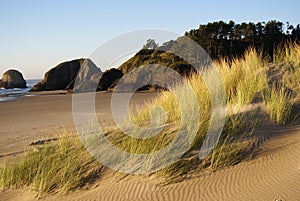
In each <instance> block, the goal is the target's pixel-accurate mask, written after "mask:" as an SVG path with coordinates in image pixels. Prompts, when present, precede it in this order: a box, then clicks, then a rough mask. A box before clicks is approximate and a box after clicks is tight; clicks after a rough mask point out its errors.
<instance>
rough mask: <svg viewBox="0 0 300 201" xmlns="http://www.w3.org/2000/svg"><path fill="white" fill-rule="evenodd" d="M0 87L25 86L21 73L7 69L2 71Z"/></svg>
mask: <svg viewBox="0 0 300 201" xmlns="http://www.w3.org/2000/svg"><path fill="white" fill-rule="evenodd" d="M0 87H3V88H5V89H12V88H27V86H26V81H25V80H24V78H23V75H22V73H20V72H19V71H17V70H8V71H6V72H5V73H3V76H2V79H1V80H0Z"/></svg>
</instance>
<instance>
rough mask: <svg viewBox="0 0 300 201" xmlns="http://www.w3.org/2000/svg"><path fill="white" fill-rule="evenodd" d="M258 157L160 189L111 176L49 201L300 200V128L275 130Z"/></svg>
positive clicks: (135, 179)
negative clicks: (90, 187)
mask: <svg viewBox="0 0 300 201" xmlns="http://www.w3.org/2000/svg"><path fill="white" fill-rule="evenodd" d="M270 133H271V134H272V137H271V138H270V140H268V141H267V142H265V143H264V144H263V145H262V147H261V150H260V151H259V153H258V155H257V156H256V158H255V159H253V160H250V161H246V162H243V163H240V164H238V165H235V166H233V167H229V168H226V169H224V170H220V171H216V172H210V171H207V172H204V173H201V174H200V175H198V176H194V178H190V179H187V180H185V181H183V182H180V183H177V184H173V185H168V186H164V187H158V186H156V185H155V183H154V182H151V181H150V182H149V181H142V180H138V179H137V178H136V177H133V178H127V179H124V180H121V181H117V180H110V179H109V178H106V179H103V180H101V181H100V182H99V183H97V187H95V188H93V189H90V190H88V191H82V192H75V193H73V194H70V195H67V196H58V197H57V196H55V197H49V198H47V199H46V200H56V199H58V198H59V199H64V200H85V201H92V200H101V201H102V200H103V201H104V200H107V201H108V200H128V201H129V200H139V201H144V200H172V201H173V200H174V201H176V200H178V201H179V200H228V201H229V200H230V201H232V200H261V201H265V200H299V199H300V188H299V186H300V158H299V156H300V126H298V127H276V128H274V129H273V130H272V131H270Z"/></svg>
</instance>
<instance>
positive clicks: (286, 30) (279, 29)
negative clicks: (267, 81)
mask: <svg viewBox="0 0 300 201" xmlns="http://www.w3.org/2000/svg"><path fill="white" fill-rule="evenodd" d="M185 36H187V37H189V38H191V39H193V40H194V41H196V42H197V43H198V44H199V45H201V46H202V48H204V49H205V50H206V51H207V53H208V54H209V55H210V56H211V57H212V58H213V59H215V58H220V57H229V58H232V57H236V56H241V55H243V54H244V52H245V50H246V49H248V48H249V47H250V46H251V47H254V48H256V49H258V50H261V51H263V53H264V55H265V56H269V58H272V57H273V54H274V49H275V48H277V47H278V45H281V44H284V43H287V42H297V43H299V40H300V25H299V24H298V25H296V26H294V25H291V24H290V23H289V22H286V23H283V22H280V21H276V20H272V21H268V22H266V23H265V22H258V23H253V22H248V23H246V22H243V23H240V24H236V23H235V22H233V21H229V22H228V23H226V22H223V21H219V22H212V23H208V24H206V25H199V28H198V29H192V30H190V31H188V32H185Z"/></svg>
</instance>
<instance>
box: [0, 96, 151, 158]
mask: <svg viewBox="0 0 300 201" xmlns="http://www.w3.org/2000/svg"><path fill="white" fill-rule="evenodd" d="M111 95H112V93H109V92H98V93H97V94H96V105H95V109H96V112H97V115H98V117H99V118H100V119H101V120H100V121H102V122H103V123H106V122H107V123H111V122H112V114H111V110H110V108H111ZM155 96H156V94H154V93H143V92H141V93H136V94H135V95H134V96H133V98H132V100H131V104H132V105H140V104H142V103H144V101H145V100H147V99H150V98H151V97H155ZM120 101H121V100H120ZM0 128H1V130H0V156H3V155H8V154H14V153H18V152H20V151H23V150H24V147H26V146H28V145H29V144H30V143H31V142H33V141H37V140H43V139H49V138H53V137H57V136H59V135H60V133H58V131H59V129H65V128H67V129H68V128H70V129H73V128H74V122H73V116H72V94H67V93H66V92H64V91H52V92H41V93H34V96H25V97H21V98H19V99H17V100H14V101H8V102H1V103H0Z"/></svg>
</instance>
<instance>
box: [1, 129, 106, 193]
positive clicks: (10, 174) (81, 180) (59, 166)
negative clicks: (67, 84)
mask: <svg viewBox="0 0 300 201" xmlns="http://www.w3.org/2000/svg"><path fill="white" fill-rule="evenodd" d="M64 134H68V133H64ZM64 136H65V135H64ZM64 136H62V137H60V138H58V141H55V142H52V143H49V144H48V143H47V144H44V145H40V146H35V147H34V148H31V149H29V150H28V151H27V152H25V153H24V154H23V155H20V156H19V157H18V158H17V159H15V160H14V161H13V162H9V161H8V160H7V161H4V162H3V163H2V164H1V167H0V185H1V186H2V187H4V188H20V187H24V186H28V187H29V189H30V190H31V191H32V192H33V193H34V194H36V196H37V197H41V196H43V194H45V193H53V192H58V193H66V192H69V191H71V190H74V189H77V188H81V187H83V186H84V185H86V184H88V183H91V182H93V181H95V179H98V178H100V175H101V170H102V168H103V166H102V165H100V164H99V163H98V162H97V161H95V159H93V158H92V157H91V156H90V155H89V154H88V153H87V152H86V151H85V150H84V147H83V145H82V144H81V142H80V140H79V139H78V138H74V137H64Z"/></svg>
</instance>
